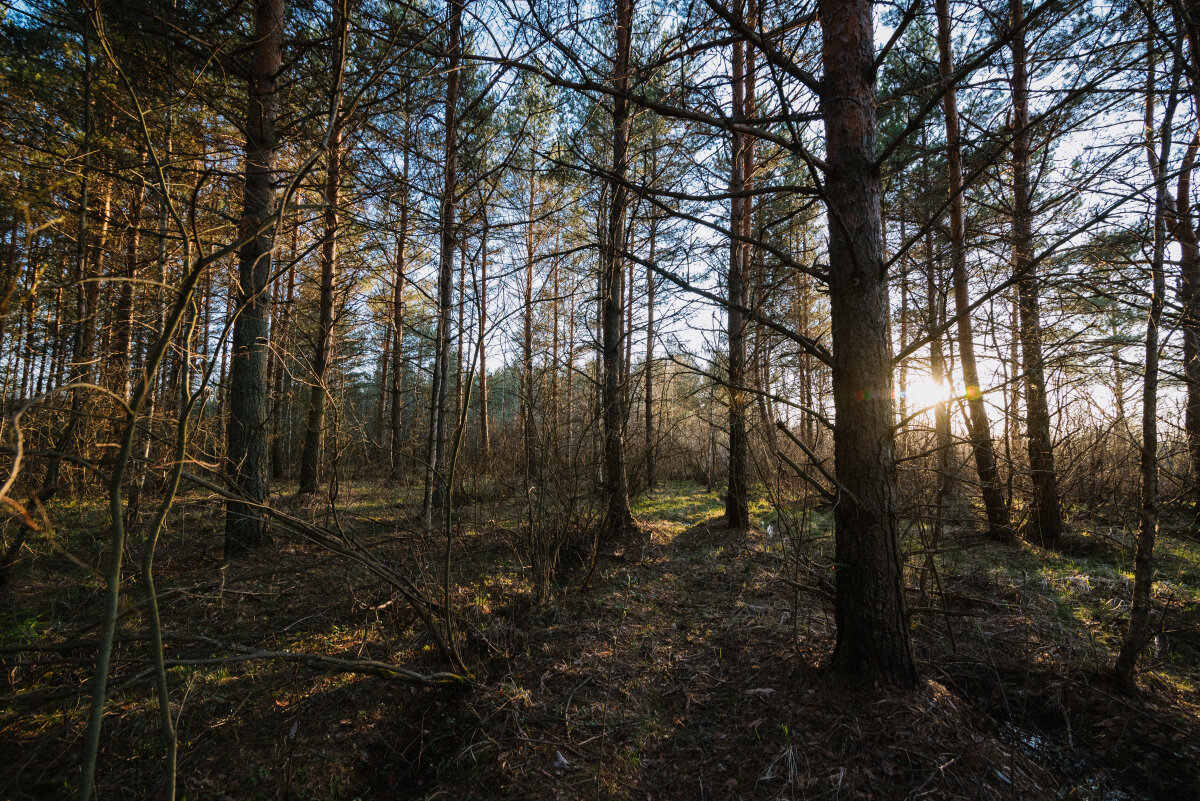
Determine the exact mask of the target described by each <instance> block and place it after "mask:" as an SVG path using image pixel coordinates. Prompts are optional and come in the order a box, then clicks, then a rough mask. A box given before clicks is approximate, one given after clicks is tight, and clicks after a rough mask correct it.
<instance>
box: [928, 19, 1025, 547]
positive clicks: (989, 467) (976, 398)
mask: <svg viewBox="0 0 1200 801" xmlns="http://www.w3.org/2000/svg"><path fill="white" fill-rule="evenodd" d="M949 6H950V1H949V0H937V17H938V53H939V68H940V70H941V74H942V77H943V78H944V79H945V80H946V81H947V86H948V88H947V89H946V94H945V95H944V96H943V97H942V104H943V107H944V109H945V116H946V160H947V169H948V172H949V177H950V275H951V279H952V281H953V284H954V310H955V313H956V315H957V322H958V350H959V353H960V355H961V359H962V374H963V382H964V383H965V384H966V392H967V410H968V412H969V415H968V418H967V420H968V422H969V431H968V434H969V436H970V439H971V450H972V452H973V453H974V456H975V469H976V471H977V472H978V473H979V485H980V490H981V492H982V495H983V507H984V510H985V511H986V513H987V519H988V533H989V535H990V536H991V537H992V538H993V539H996V540H1001V541H1009V540H1012V539H1013V530H1012V524H1011V523H1010V521H1009V516H1008V506H1007V504H1005V502H1004V492H1003V488H1002V487H1001V484H1000V472H999V470H998V469H997V468H996V451H995V448H994V446H993V444H992V429H991V422H990V421H989V420H988V414H987V407H986V406H985V405H984V401H983V388H982V387H981V386H980V383H979V368H978V366H977V364H976V360H975V333H974V330H973V327H972V322H971V314H970V305H971V301H970V297H969V295H968V291H967V245H966V239H967V231H966V223H965V219H964V217H965V215H964V212H963V176H962V142H961V134H960V132H959V125H958V94H957V92H956V90H955V88H954V83H953V82H952V81H951V80H950V78H951V76H952V75H953V74H954V54H953V52H952V50H951V40H950V10H949Z"/></svg>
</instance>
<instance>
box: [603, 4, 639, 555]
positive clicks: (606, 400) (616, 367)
mask: <svg viewBox="0 0 1200 801" xmlns="http://www.w3.org/2000/svg"><path fill="white" fill-rule="evenodd" d="M632 26H633V0H617V30H616V41H617V53H616V56H617V58H616V65H615V68H614V71H613V86H614V88H615V89H616V91H617V92H618V94H617V95H616V96H614V97H613V101H612V102H613V116H612V126H613V153H612V158H613V162H612V163H613V167H612V173H613V176H614V180H613V181H612V185H611V187H610V193H609V197H610V200H609V209H608V215H609V216H608V230H607V231H606V234H605V236H606V241H605V243H604V252H603V254H602V259H601V273H600V308H601V313H600V318H601V319H600V329H601V386H600V392H601V412H602V422H603V428H604V494H605V501H606V502H605V512H606V516H605V524H604V525H605V530H606V531H607V532H608V534H609V535H610V536H611V535H615V534H618V533H620V532H622V531H625V530H628V529H631V528H633V525H634V522H633V513H632V512H631V511H630V510H629V487H628V483H627V479H626V475H625V443H624V434H625V417H626V410H625V405H624V403H623V400H624V399H623V396H622V392H621V375H622V373H623V372H624V366H623V365H622V364H621V356H622V353H621V317H622V314H621V312H622V311H623V310H622V308H621V305H622V304H621V295H622V294H623V292H622V290H623V287H624V277H625V271H624V270H625V260H624V258H623V256H622V255H621V250H622V249H623V247H624V245H625V216H626V205H627V204H626V199H627V194H628V193H627V191H626V188H625V185H624V180H625V174H626V173H627V172H628V169H629V101H628V100H627V99H626V98H625V93H627V92H628V91H629V49H630V36H631V33H632Z"/></svg>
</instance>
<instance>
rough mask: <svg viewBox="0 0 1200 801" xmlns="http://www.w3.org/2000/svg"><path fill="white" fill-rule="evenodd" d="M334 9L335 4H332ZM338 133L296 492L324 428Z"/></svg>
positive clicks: (310, 483) (331, 158)
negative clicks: (298, 482)
mask: <svg viewBox="0 0 1200 801" xmlns="http://www.w3.org/2000/svg"><path fill="white" fill-rule="evenodd" d="M334 8H337V4H336V3H335V4H334ZM341 140H342V133H341V131H340V130H335V131H334V132H333V135H332V136H331V137H330V139H329V148H328V149H327V150H326V152H325V159H326V164H325V219H324V227H325V230H324V232H323V234H322V235H321V295H320V299H319V301H318V306H317V337H316V341H315V342H314V343H313V360H312V386H310V387H309V390H308V416H307V418H306V421H305V426H304V446H303V448H302V449H301V451H300V492H301V494H312V493H315V492H316V491H317V483H318V478H319V475H320V472H321V471H320V465H321V434H322V431H323V430H324V428H325V399H326V397H327V396H328V394H329V392H328V388H327V387H326V386H325V383H326V382H325V378H326V372H327V371H328V369H329V356H330V352H331V350H332V348H333V285H334V281H335V279H336V274H337V258H338V254H337V233H338V203H339V202H340V200H341V198H340V194H341V192H340V190H341V169H340V168H341V160H342V153H341Z"/></svg>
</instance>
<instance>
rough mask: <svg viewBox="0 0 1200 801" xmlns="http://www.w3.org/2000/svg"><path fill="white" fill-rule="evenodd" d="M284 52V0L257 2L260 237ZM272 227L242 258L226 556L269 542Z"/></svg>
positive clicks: (246, 216) (247, 210)
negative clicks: (266, 511) (235, 496)
mask: <svg viewBox="0 0 1200 801" xmlns="http://www.w3.org/2000/svg"><path fill="white" fill-rule="evenodd" d="M282 53H283V0H256V2H255V5H254V47H253V55H252V59H251V66H250V86H249V102H248V104H247V109H246V183H245V189H244V190H243V201H244V208H243V212H242V221H241V225H240V226H239V227H240V228H241V230H242V231H244V232H250V231H255V230H256V229H258V228H259V226H261V225H262V224H263V223H265V222H266V221H267V220H269V219H270V218H271V217H272V216H273V215H274V214H275V188H274V183H273V177H274V175H273V173H274V170H275V150H276V148H277V146H278V137H277V135H276V133H275V118H276V115H277V113H278V98H277V96H276V93H277V87H278V78H279V70H280V66H281V64H282ZM274 239H275V232H274V226H270V227H268V228H267V229H266V230H264V231H262V232H261V233H259V234H258V235H257V236H255V237H254V238H253V239H251V240H250V241H249V242H247V243H246V244H245V245H243V246H242V249H241V251H240V252H239V253H238V286H237V296H236V297H237V307H238V308H239V309H241V311H240V313H239V314H238V315H237V319H236V320H235V321H234V324H233V353H232V364H231V365H230V368H231V370H230V372H231V373H232V375H231V377H230V380H231V384H232V385H231V387H230V395H229V427H228V434H227V436H228V444H227V447H226V454H225V469H226V471H227V473H228V474H229V476H230V478H231V479H232V481H233V486H234V488H235V489H236V491H237V493H238V494H239V495H241V496H242V499H241V500H236V501H235V500H230V501H228V502H227V503H226V504H225V555H226V556H227V557H229V556H235V555H237V554H239V553H243V552H245V551H247V550H249V549H251V548H254V547H257V546H258V545H260V544H261V543H262V542H263V541H264V540H265V538H266V517H265V515H264V514H263V510H262V509H261V508H260V507H261V506H262V505H264V504H266V502H267V492H268V486H269V485H268V476H267V307H268V305H269V300H270V298H269V296H268V295H267V282H268V280H269V279H270V276H271V251H272V249H273V247H274Z"/></svg>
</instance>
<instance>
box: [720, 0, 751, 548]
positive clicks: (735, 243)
mask: <svg viewBox="0 0 1200 801" xmlns="http://www.w3.org/2000/svg"><path fill="white" fill-rule="evenodd" d="M744 12H745V8H744V5H743V4H741V3H739V5H738V8H737V12H736V13H737V14H738V16H739V18H743V19H744V17H745V13H744ZM745 48H746V45H745V43H744V42H742V41H741V40H738V41H735V42H734V43H733V57H732V60H733V85H732V87H731V90H732V94H733V100H732V106H733V108H732V110H731V111H732V117H733V119H734V120H743V119H745V116H746V87H747V82H746V55H745ZM745 149H746V137H745V136H744V135H743V134H741V133H739V132H737V131H734V133H733V134H732V139H731V143H730V157H729V163H730V175H729V191H730V192H731V193H732V194H733V197H731V198H730V200H729V232H730V235H731V236H730V240H729V275H728V277H727V292H728V294H729V302H730V306H729V307H728V309H727V311H726V316H727V319H726V325H727V331H726V336H727V338H728V340H729V488H728V490H727V492H726V495H725V524H726V525H727V526H728V527H729V528H731V529H737V530H739V531H745V530H747V529H748V528H750V511H749V505H748V502H747V498H746V463H747V461H748V458H747V455H748V444H747V441H746V406H747V405H748V404H749V402H750V397H749V395H748V394H747V392H746V388H745V387H746V319H745V316H744V315H743V313H742V311H741V309H740V308H735V306H734V304H736V305H737V306H741V307H745V306H747V305H748V298H749V288H748V286H747V277H748V276H747V275H746V267H747V265H746V257H747V255H748V253H749V247H748V246H747V244H746V243H745V242H744V241H742V237H743V236H745V234H746V226H745V220H746V219H747V218H748V217H749V216H750V199H749V198H748V197H739V196H738V195H739V194H741V193H742V192H744V191H745V189H746V154H745Z"/></svg>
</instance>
